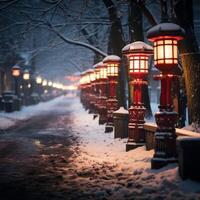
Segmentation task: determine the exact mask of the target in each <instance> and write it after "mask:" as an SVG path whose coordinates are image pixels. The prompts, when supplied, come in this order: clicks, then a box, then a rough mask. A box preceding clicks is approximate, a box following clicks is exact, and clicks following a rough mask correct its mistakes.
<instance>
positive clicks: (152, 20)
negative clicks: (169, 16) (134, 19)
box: [135, 0, 158, 26]
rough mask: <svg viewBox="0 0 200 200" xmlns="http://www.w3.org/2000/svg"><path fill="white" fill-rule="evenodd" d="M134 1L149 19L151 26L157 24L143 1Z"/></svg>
mask: <svg viewBox="0 0 200 200" xmlns="http://www.w3.org/2000/svg"><path fill="white" fill-rule="evenodd" d="M135 2H136V3H137V4H138V6H139V8H140V9H141V11H142V12H143V14H144V16H145V17H146V18H147V20H148V21H149V23H150V24H151V25H152V26H155V25H157V24H158V22H157V21H156V19H155V18H154V16H153V15H152V14H151V12H150V11H149V9H148V8H147V7H146V6H145V4H144V1H142V0H139V1H138V0H135Z"/></svg>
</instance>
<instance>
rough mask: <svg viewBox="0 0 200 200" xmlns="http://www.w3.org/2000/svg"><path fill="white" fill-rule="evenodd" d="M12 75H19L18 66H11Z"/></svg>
mask: <svg viewBox="0 0 200 200" xmlns="http://www.w3.org/2000/svg"><path fill="white" fill-rule="evenodd" d="M12 76H14V77H19V76H20V67H18V66H14V67H13V68H12Z"/></svg>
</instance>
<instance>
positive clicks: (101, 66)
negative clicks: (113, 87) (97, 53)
mask: <svg viewBox="0 0 200 200" xmlns="http://www.w3.org/2000/svg"><path fill="white" fill-rule="evenodd" d="M96 68H98V69H99V78H100V79H107V66H106V65H105V64H104V63H103V62H99V63H97V64H96Z"/></svg>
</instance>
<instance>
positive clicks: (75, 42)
mask: <svg viewBox="0 0 200 200" xmlns="http://www.w3.org/2000/svg"><path fill="white" fill-rule="evenodd" d="M48 26H49V27H50V30H51V31H53V32H54V33H55V34H56V35H57V36H58V37H59V38H61V39H62V40H63V41H65V42H67V43H69V44H74V45H79V46H83V47H86V48H88V49H90V50H92V51H94V52H96V53H99V54H100V55H102V56H104V57H106V56H107V54H106V53H105V52H103V51H101V50H100V49H98V48H96V47H94V46H92V45H90V44H87V43H84V42H80V41H74V40H71V39H69V38H67V37H65V36H64V35H62V34H61V33H60V32H59V31H58V30H57V29H55V27H54V26H53V25H52V24H50V23H48Z"/></svg>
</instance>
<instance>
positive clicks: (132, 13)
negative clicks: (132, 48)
mask: <svg viewBox="0 0 200 200" xmlns="http://www.w3.org/2000/svg"><path fill="white" fill-rule="evenodd" d="M129 34H130V40H131V41H130V42H134V41H144V31H143V17H142V12H141V11H140V7H139V5H138V3H137V2H134V1H130V4H129ZM149 73H151V72H150V70H149ZM130 89H131V88H130ZM142 101H143V102H144V105H145V108H146V109H147V110H146V117H151V116H152V111H151V106H150V98H149V92H148V85H144V86H143V87H142Z"/></svg>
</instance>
